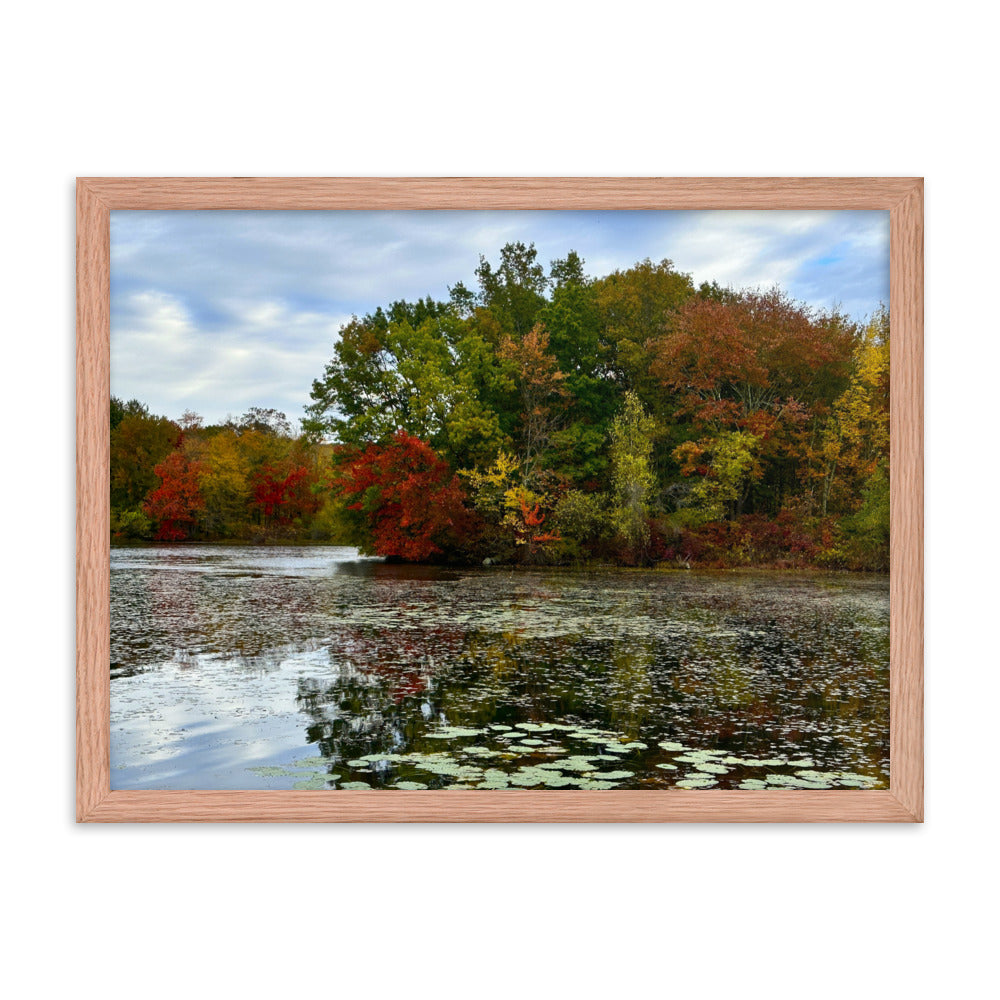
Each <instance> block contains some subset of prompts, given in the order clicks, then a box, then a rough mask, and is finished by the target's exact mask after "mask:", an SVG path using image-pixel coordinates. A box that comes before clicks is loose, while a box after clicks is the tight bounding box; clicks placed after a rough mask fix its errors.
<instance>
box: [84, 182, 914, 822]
mask: <svg viewBox="0 0 1000 1000" xmlns="http://www.w3.org/2000/svg"><path fill="white" fill-rule="evenodd" d="M113 209H262V210H267V209H286V210H287V209H480V210H482V209H549V210H551V209H814V210H817V209H826V210H835V209H882V210H888V211H889V218H890V237H889V239H890V293H889V307H890V315H891V322H892V344H891V353H892V361H891V366H890V368H891V371H890V380H891V414H890V431H891V434H890V438H891V440H890V469H891V497H890V509H891V555H890V583H889V591H890V608H891V616H890V619H891V620H890V629H889V632H890V670H889V673H890V716H891V718H890V787H889V789H888V790H873V791H853V790H831V791H806V790H776V791H719V790H703V791H684V790H680V789H668V790H664V791H599V792H594V791H564V790H559V791H518V790H511V791H503V792H487V791H477V790H470V791H451V792H434V791H392V792H389V791H375V790H373V791H335V792H331V791H165V792H162V791H112V790H111V781H110V778H111V773H110V772H111V769H110V742H111V736H110V673H109V664H110V606H109V605H110V540H109V532H108V522H109V514H110V509H109V508H110V501H109V475H110V472H109V468H110V463H109V453H110V431H109V426H108V404H109V396H110V269H111V262H110V212H111V210H113ZM76 414H77V608H76V615H77V617H76V635H77V820H78V821H79V822H257V823H259V822H281V823H292V822H323V823H326V822H478V823H485V822H533V823H548V822H696V823H697V822H719V821H724V822H753V823H761V822H857V821H877V822H922V821H923V181H922V179H920V178H898V177H893V178H886V177H876V178H815V177H813V178H704V177H701V178H610V177H605V178H485V177H477V178H348V177H338V178H242V177H241V178H80V179H78V181H77V397H76Z"/></svg>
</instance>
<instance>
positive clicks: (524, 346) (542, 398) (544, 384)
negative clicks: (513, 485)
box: [497, 325, 568, 484]
mask: <svg viewBox="0 0 1000 1000" xmlns="http://www.w3.org/2000/svg"><path fill="white" fill-rule="evenodd" d="M497 353H498V356H499V357H500V358H501V359H502V360H503V361H506V362H507V363H508V365H509V371H510V376H511V379H512V381H513V383H514V385H515V386H516V387H517V390H518V395H519V396H520V401H521V412H520V416H521V470H522V475H523V477H524V480H525V482H526V483H529V484H530V483H531V482H532V481H533V479H534V478H535V476H536V473H537V465H538V461H539V458H540V456H541V454H542V453H543V452H544V451H545V449H546V448H547V447H548V445H549V441H550V439H551V437H552V434H553V432H554V431H555V430H556V428H557V427H558V426H559V422H560V418H561V416H562V409H563V406H564V404H565V401H566V398H567V395H568V394H567V391H566V388H565V385H564V382H565V380H566V376H565V374H564V373H563V372H561V371H560V370H559V368H558V366H557V363H556V359H555V358H554V357H553V355H552V354H551V352H550V351H549V335H548V332H547V331H546V330H545V328H544V327H543V326H541V325H536V326H533V327H532V328H531V330H530V331H529V332H528V333H527V334H526V335H525V337H524V338H523V339H522V340H513V339H512V338H510V337H507V338H505V340H504V341H503V343H502V344H501V345H500V350H499V351H498V352H497Z"/></svg>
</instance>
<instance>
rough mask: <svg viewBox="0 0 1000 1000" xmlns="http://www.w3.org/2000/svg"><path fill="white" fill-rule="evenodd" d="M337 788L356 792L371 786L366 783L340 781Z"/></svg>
mask: <svg viewBox="0 0 1000 1000" xmlns="http://www.w3.org/2000/svg"><path fill="white" fill-rule="evenodd" d="M337 787H338V788H343V789H345V790H352V789H353V790H355V791H356V790H359V789H363V788H371V787H372V786H371V785H369V784H368V782H367V781H342V782H341V783H340V784H339V785H338V786H337Z"/></svg>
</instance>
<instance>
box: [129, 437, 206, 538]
mask: <svg viewBox="0 0 1000 1000" xmlns="http://www.w3.org/2000/svg"><path fill="white" fill-rule="evenodd" d="M154 471H155V472H156V475H157V476H158V477H159V479H160V485H159V487H157V488H156V489H155V490H153V492H152V493H150V495H149V497H148V499H147V500H146V502H145V503H144V504H143V505H142V510H143V513H144V514H145V515H146V516H147V517H149V518H152V519H153V520H154V521H156V522H157V523H158V524H159V527H158V529H157V532H156V537H157V539H158V540H159V541H161V542H177V541H181V540H183V539H185V538H187V537H188V535H189V534H190V532H191V529H192V528H193V527H194V525H195V523H196V522H197V520H198V515H199V513H200V512H201V510H202V508H203V507H204V503H205V502H204V499H203V497H202V495H201V489H200V485H199V477H200V475H201V472H202V467H201V465H200V463H198V462H189V461H188V460H187V459H186V458H185V457H184V455H183V454H182V453H181V452H180V451H173V452H171V453H170V454H169V455H168V456H167V458H166V459H165V460H164V461H163V462H161V463H160V464H159V465H157V466H156V469H155V470H154Z"/></svg>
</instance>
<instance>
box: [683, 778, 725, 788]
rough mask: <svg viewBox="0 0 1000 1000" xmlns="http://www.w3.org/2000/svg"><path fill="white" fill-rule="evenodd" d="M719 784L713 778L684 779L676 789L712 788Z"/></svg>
mask: <svg viewBox="0 0 1000 1000" xmlns="http://www.w3.org/2000/svg"><path fill="white" fill-rule="evenodd" d="M717 784H718V782H717V781H714V780H713V779H711V778H682V779H681V780H680V781H678V782H677V784H676V786H675V787H676V788H712V787H713V786H715V785H717Z"/></svg>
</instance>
